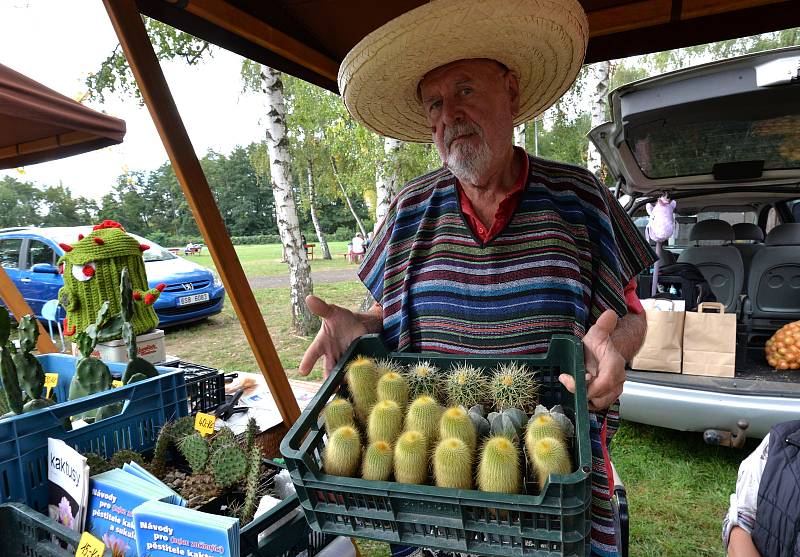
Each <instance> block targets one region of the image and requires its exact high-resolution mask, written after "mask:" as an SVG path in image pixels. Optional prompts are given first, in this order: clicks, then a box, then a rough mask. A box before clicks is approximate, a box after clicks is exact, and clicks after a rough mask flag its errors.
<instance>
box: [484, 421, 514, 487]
mask: <svg viewBox="0 0 800 557" xmlns="http://www.w3.org/2000/svg"><path fill="white" fill-rule="evenodd" d="M521 485H522V482H521V476H520V464H519V451H518V450H517V446H516V444H515V443H514V442H513V441H511V440H510V439H509V438H508V437H505V436H502V435H500V436H497V437H490V438H489V440H488V441H486V444H485V445H484V446H483V451H482V454H481V460H480V464H479V465H478V489H480V490H481V491H491V492H495V493H519V492H520V489H521Z"/></svg>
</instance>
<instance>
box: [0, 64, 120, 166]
mask: <svg viewBox="0 0 800 557" xmlns="http://www.w3.org/2000/svg"><path fill="white" fill-rule="evenodd" d="M123 137H125V122H123V121H122V120H120V119H119V118H114V117H113V116H108V115H106V114H102V113H100V112H97V111H95V110H92V109H90V108H87V107H85V106H83V105H82V104H80V103H78V102H76V101H74V100H72V99H70V98H68V97H65V96H64V95H62V94H60V93H57V92H55V91H53V90H52V89H49V88H47V87H45V86H44V85H42V84H41V83H38V82H36V81H34V80H32V79H31V78H29V77H26V76H24V75H22V74H21V73H19V72H16V71H14V70H12V69H11V68H9V67H7V66H4V65H2V64H0V169H4V168H15V167H18V166H24V165H28V164H35V163H39V162H45V161H49V160H53V159H60V158H63V157H69V156H72V155H77V154H79V153H85V152H86V151H93V150H95V149H100V148H102V147H107V146H109V145H115V144H117V143H122V138H123Z"/></svg>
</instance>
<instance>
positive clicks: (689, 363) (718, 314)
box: [683, 302, 736, 377]
mask: <svg viewBox="0 0 800 557" xmlns="http://www.w3.org/2000/svg"><path fill="white" fill-rule="evenodd" d="M683 373H686V374H689V375H710V376H714V377H733V376H734V375H735V373H736V314H734V313H725V306H724V305H722V304H720V303H717V302H704V303H702V304H699V305H698V306H697V311H696V312H695V311H687V312H686V320H685V323H684V326H683Z"/></svg>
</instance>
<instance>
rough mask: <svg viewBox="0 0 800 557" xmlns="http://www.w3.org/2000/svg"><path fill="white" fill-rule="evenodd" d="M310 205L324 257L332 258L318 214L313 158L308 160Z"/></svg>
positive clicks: (312, 220)
mask: <svg viewBox="0 0 800 557" xmlns="http://www.w3.org/2000/svg"><path fill="white" fill-rule="evenodd" d="M308 205H309V207H310V209H311V222H313V223H314V231H315V232H316V233H317V241H319V245H320V247H321V248H322V259H331V250H330V249H329V248H328V242H327V241H326V240H325V233H324V232H323V231H322V227H321V226H320V224H319V217H318V216H317V194H316V191H315V189H314V166H313V164H312V162H311V160H309V161H308Z"/></svg>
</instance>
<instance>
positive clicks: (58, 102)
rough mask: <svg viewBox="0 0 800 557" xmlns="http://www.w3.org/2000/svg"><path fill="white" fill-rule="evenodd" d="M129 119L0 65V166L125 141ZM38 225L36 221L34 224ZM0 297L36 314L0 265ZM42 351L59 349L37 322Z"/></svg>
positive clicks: (18, 311)
mask: <svg viewBox="0 0 800 557" xmlns="http://www.w3.org/2000/svg"><path fill="white" fill-rule="evenodd" d="M123 137H125V122H123V121H122V120H120V119H119V118H114V117H112V116H108V115H106V114H102V113H100V112H97V111H94V110H92V109H90V108H87V107H85V106H83V105H81V104H80V103H78V102H76V101H74V100H72V99H70V98H68V97H65V96H64V95H62V94H60V93H56V92H55V91H53V90H52V89H49V88H48V87H45V86H44V85H42V84H41V83H38V82H36V81H34V80H32V79H31V78H29V77H26V76H24V75H22V74H21V73H19V72H15V71H14V70H12V69H11V68H8V67H6V66H4V65H2V64H0V169H4V168H15V167H18V166H23V165H27V164H34V163H38V162H45V161H49V160H53V159H60V158H63V157H69V156H72V155H77V154H79V153H85V152H87V151H93V150H95V149H100V148H101V147H107V146H108V145H115V144H117V143H122V138H123ZM31 224H34V223H31ZM0 297H2V299H3V301H4V302H5V303H6V305H7V306H8V307H9V309H11V312H12V313H13V314H14V316H15V317H16V318H17V319H18V320H19V319H21V318H22V316H23V315H28V314H33V311H32V310H31V308H30V306H28V304H27V302H26V301H25V299H24V298H23V297H22V294H20V292H19V290H17V287H16V286H15V285H14V283H13V282H12V281H11V279H10V278H9V276H8V274H7V273H6V272H5V270H4V269H3V268H2V267H0ZM39 333H40V334H39V340H38V342H37V348H38V349H39V352H42V353H49V352H57V351H58V349H57V348H56V346H55V344H53V341H52V340H51V339H50V336H49V335H48V334H47V331H46V330H45V329H44V327H42V324H41V323H39Z"/></svg>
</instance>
